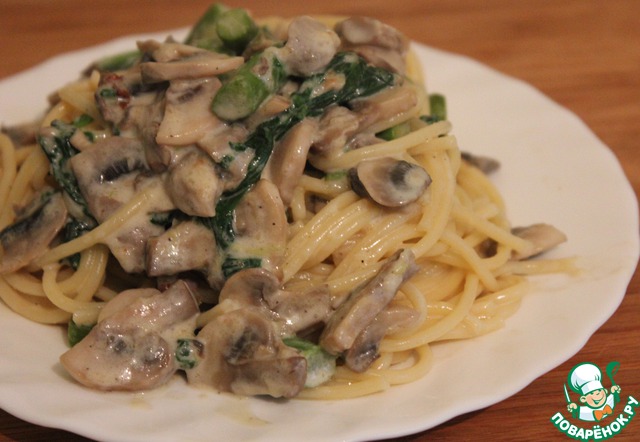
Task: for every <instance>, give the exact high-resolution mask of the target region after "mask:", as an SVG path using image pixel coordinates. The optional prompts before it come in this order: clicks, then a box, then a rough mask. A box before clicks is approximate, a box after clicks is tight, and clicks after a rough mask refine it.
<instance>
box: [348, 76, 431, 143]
mask: <svg viewBox="0 0 640 442" xmlns="http://www.w3.org/2000/svg"><path fill="white" fill-rule="evenodd" d="M418 103H419V101H418V92H417V90H416V88H415V86H413V85H411V84H410V83H408V82H405V83H404V84H402V85H398V86H394V87H390V88H387V89H384V90H382V91H380V92H378V93H377V94H373V95H371V96H369V97H366V98H362V99H358V100H354V102H353V103H352V110H353V112H355V113H356V115H357V116H358V119H359V126H358V132H363V131H365V130H366V131H368V132H379V131H381V130H384V129H388V128H389V127H391V126H392V125H396V124H399V123H401V122H402V121H403V120H404V121H406V120H407V119H408V118H409V117H410V115H409V116H407V115H408V114H410V113H414V114H415V111H416V110H417V107H416V106H417V105H418Z"/></svg>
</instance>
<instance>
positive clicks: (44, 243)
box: [0, 192, 67, 273]
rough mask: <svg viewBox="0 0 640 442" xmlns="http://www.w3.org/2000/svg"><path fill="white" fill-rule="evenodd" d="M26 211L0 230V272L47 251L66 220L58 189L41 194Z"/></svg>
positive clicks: (16, 266)
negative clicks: (36, 201) (37, 202)
mask: <svg viewBox="0 0 640 442" xmlns="http://www.w3.org/2000/svg"><path fill="white" fill-rule="evenodd" d="M39 203H40V204H38V205H36V206H35V207H34V208H33V209H32V210H30V211H28V213H27V215H26V216H24V217H22V218H21V219H19V220H18V221H16V222H15V223H13V224H11V225H10V226H8V227H6V228H5V229H4V230H2V232H0V273H7V272H15V271H16V270H18V269H20V268H22V267H24V266H26V265H27V264H29V263H30V262H31V261H33V260H34V259H36V258H38V257H39V256H40V255H42V254H43V253H44V252H46V251H47V248H48V247H49V244H50V243H51V241H52V240H53V239H54V238H55V237H56V235H57V234H58V232H59V231H60V229H62V227H64V224H65V222H66V220H67V207H66V205H65V203H64V198H63V197H62V194H61V193H59V192H56V193H51V194H48V195H47V194H45V195H41V196H40V198H39Z"/></svg>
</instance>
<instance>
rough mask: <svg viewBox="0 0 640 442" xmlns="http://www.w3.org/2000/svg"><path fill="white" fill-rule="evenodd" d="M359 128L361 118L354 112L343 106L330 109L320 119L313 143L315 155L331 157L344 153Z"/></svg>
mask: <svg viewBox="0 0 640 442" xmlns="http://www.w3.org/2000/svg"><path fill="white" fill-rule="evenodd" d="M359 127H360V118H359V117H358V115H357V114H356V113H355V112H353V111H352V110H350V109H348V108H346V107H343V106H333V107H331V108H329V109H328V110H327V111H326V112H325V113H324V114H323V115H322V117H321V118H320V124H319V128H318V132H317V133H316V138H315V140H314V143H313V151H314V153H315V152H318V153H320V154H322V155H325V156H331V155H335V154H336V153H339V152H342V150H343V149H344V147H345V145H346V144H347V142H348V141H349V140H350V139H351V137H353V136H354V135H355V134H356V133H357V132H358V128H359Z"/></svg>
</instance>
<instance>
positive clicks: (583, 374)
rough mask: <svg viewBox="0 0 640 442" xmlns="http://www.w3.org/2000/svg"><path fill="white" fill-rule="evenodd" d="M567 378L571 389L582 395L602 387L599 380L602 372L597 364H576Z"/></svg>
mask: <svg viewBox="0 0 640 442" xmlns="http://www.w3.org/2000/svg"><path fill="white" fill-rule="evenodd" d="M568 380H569V382H568V384H569V385H570V386H571V389H572V390H573V391H575V392H576V393H578V394H582V395H585V394H589V393H591V392H592V391H596V390H600V389H602V388H604V387H603V385H602V382H601V381H602V372H601V371H600V369H599V368H598V366H597V365H594V364H591V363H589V362H585V363H583V364H579V365H576V366H575V367H574V368H573V370H571V372H570V373H569V379H568Z"/></svg>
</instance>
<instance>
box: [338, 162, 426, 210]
mask: <svg viewBox="0 0 640 442" xmlns="http://www.w3.org/2000/svg"><path fill="white" fill-rule="evenodd" d="M349 180H350V182H351V188H352V189H353V191H354V192H356V193H357V194H358V195H360V196H362V197H369V198H371V199H372V200H373V201H375V202H376V203H378V204H380V205H382V206H386V207H400V206H405V205H407V204H409V203H412V202H414V201H416V200H417V199H418V198H420V196H422V194H423V193H424V191H425V190H426V189H427V187H429V185H430V184H431V177H430V176H429V174H428V173H427V171H426V170H424V169H423V168H422V167H420V166H419V165H417V164H412V163H409V162H407V161H404V160H397V159H395V158H391V157H383V158H377V159H372V160H364V161H361V162H360V163H358V164H357V165H356V167H354V168H352V169H350V170H349Z"/></svg>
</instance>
